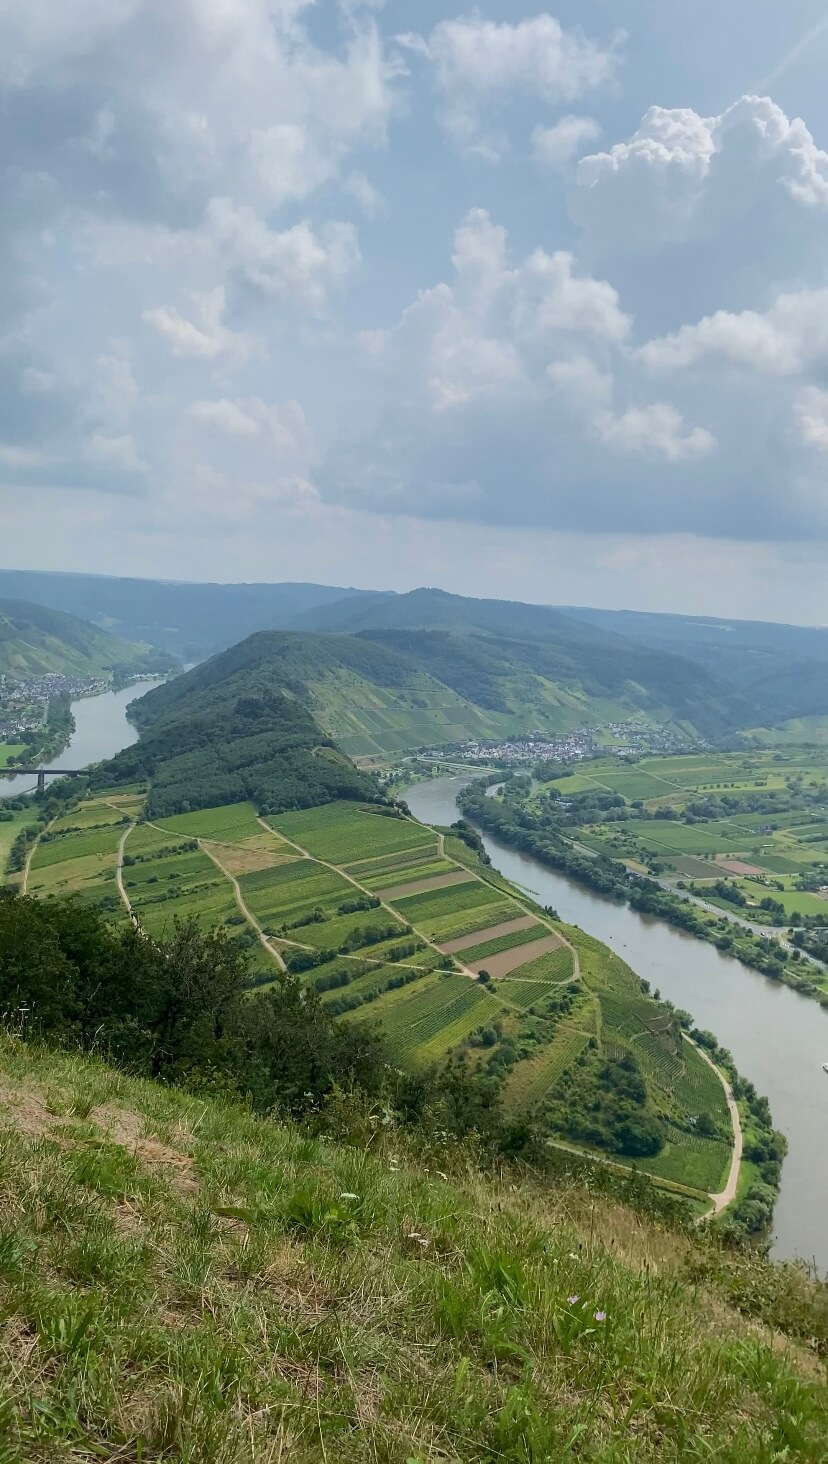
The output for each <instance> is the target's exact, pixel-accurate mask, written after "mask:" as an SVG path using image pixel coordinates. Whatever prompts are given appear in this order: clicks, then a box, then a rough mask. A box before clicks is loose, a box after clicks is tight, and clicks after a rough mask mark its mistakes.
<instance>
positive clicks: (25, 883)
mask: <svg viewBox="0 0 828 1464" xmlns="http://www.w3.org/2000/svg"><path fill="white" fill-rule="evenodd" d="M59 818H60V814H56V816H55V817H54V818H53V819H50V820H49V822H48V823H47V824H44V825H43V828H42V829H41V830H40V833H39V834H38V836H37V838H36V839H35V841H34V843H33V844H32V845H31V847H30V849H29V852H28V854H27V855H26V863H25V864H24V865H23V879H22V882H21V885H20V890H21V893H22V894H24V895H27V894H28V893H29V875H30V873H31V869H32V860H33V859H34V857H35V853H36V851H37V847H38V845H39V843H40V841H41V839H42V838H43V835H44V834H48V832H49V830H50V829H51V828H52V827H53V826H54V825H55V824H56V823H57V821H58V819H59Z"/></svg>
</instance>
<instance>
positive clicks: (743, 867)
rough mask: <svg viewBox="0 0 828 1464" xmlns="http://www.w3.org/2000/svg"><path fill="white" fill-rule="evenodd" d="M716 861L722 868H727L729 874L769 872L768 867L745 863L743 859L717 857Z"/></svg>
mask: <svg viewBox="0 0 828 1464" xmlns="http://www.w3.org/2000/svg"><path fill="white" fill-rule="evenodd" d="M716 863H717V864H718V866H719V868H720V869H726V870H727V872H728V874H767V872H768V871H767V870H766V869H760V868H759V866H758V864H745V863H744V861H743V860H741V859H722V858H717V860H716Z"/></svg>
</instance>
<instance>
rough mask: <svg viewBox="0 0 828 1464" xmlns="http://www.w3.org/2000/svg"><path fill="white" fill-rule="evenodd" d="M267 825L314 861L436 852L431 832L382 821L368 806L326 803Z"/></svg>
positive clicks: (340, 861)
mask: <svg viewBox="0 0 828 1464" xmlns="http://www.w3.org/2000/svg"><path fill="white" fill-rule="evenodd" d="M268 823H270V824H271V825H272V827H273V828H275V829H276V830H277V831H278V832H279V833H282V834H284V835H285V837H286V838H287V839H292V840H295V841H296V843H297V844H299V845H300V846H301V847H302V848H303V849H306V850H307V852H308V853H309V854H312V855H313V857H314V858H315V859H324V860H326V861H328V862H329V863H333V864H348V863H349V862H350V861H352V860H355V859H368V858H370V857H371V856H372V855H374V854H393V853H398V852H401V851H403V850H408V849H417V848H420V847H426V846H428V847H430V848H432V849H434V850H435V852H436V849H437V838H436V835H435V834H434V833H432V831H431V829H427V828H424V826H423V825H422V824H417V823H414V822H412V821H411V820H410V819H398V818H385V817H383V816H382V815H381V814H379V813H376V812H372V811H371V808H370V805H365V807H364V808H363V807H360V806H359V805H356V804H353V803H330V804H326V805H325V806H324V807H323V808H313V809H309V810H307V811H306V812H304V813H283V814H279V815H278V816H277V817H274V818H270V819H268Z"/></svg>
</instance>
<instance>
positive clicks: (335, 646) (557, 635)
mask: <svg viewBox="0 0 828 1464" xmlns="http://www.w3.org/2000/svg"><path fill="white" fill-rule="evenodd" d="M9 584H12V585H15V586H20V585H25V586H26V587H27V589H28V591H29V593H35V592H36V593H37V595H38V597H41V598H45V597H47V596H48V597H49V602H50V603H54V602H55V601H58V600H59V601H61V602H62V605H64V606H65V605H67V604H69V603H71V604H72V605H73V606H74V607H75V608H79V609H82V610H83V612H84V614H85V615H86V616H87V617H88V618H91V619H93V620H94V621H95V623H96V625H98V626H107V627H108V628H110V629H112V628H113V627H116V628H117V629H118V630H119V632H120V633H121V634H123V635H130V636H132V637H135V636H138V635H140V636H141V637H142V638H143V639H144V640H146V641H149V642H150V643H151V644H153V645H155V646H157V647H160V648H162V649H163V650H164V651H166V652H173V653H176V654H178V655H179V657H180V658H185V659H186V658H192V659H194V660H196V661H198V662H199V665H198V666H197V667H196V669H195V671H193V672H192V673H190V676H185V677H183V678H181V679H179V680H178V681H177V682H176V683H175V686H176V688H177V690H176V691H175V692H173V690H172V687H170V688H164V689H163V693H164V694H166V693H167V692H169V693H170V694H171V695H175V696H176V697H179V696H180V697H183V696H185V695H188V694H189V689H190V688H191V687H192V686H194V685H196V684H198V685H199V687H201V686H202V685H203V678H205V677H206V678H208V679H211V680H212V682H213V684H219V683H220V682H221V681H222V680H223V679H224V678H225V677H226V676H227V675H228V674H232V675H233V676H235V675H236V674H237V673H238V672H240V671H241V670H242V669H243V674H244V675H245V676H252V677H253V678H254V679H256V680H258V679H259V678H264V679H265V680H266V681H267V683H268V685H269V687H270V689H271V690H272V691H274V692H275V691H285V692H287V694H288V695H292V696H294V697H296V698H297V699H299V700H300V701H302V702H303V704H304V705H305V706H306V708H307V709H308V711H309V713H310V714H311V715H312V717H313V718H314V720H315V722H316V723H317V724H318V726H319V728H320V729H321V730H322V732H323V733H324V735H325V736H329V737H333V738H335V739H336V740H337V741H338V743H339V744H340V746H341V747H342V748H343V749H344V750H345V751H346V752H348V753H350V754H351V755H352V756H358V757H370V756H372V755H380V754H386V753H389V752H397V751H400V750H403V749H407V748H410V747H416V746H423V745H426V744H444V743H448V742H454V741H457V740H461V739H465V738H468V737H478V738H481V739H488V738H498V737H501V736H505V735H510V734H512V735H513V734H516V733H525V732H527V731H533V730H537V731H543V732H561V731H568V730H572V729H574V728H577V727H581V726H584V725H590V724H596V723H603V724H606V723H607V722H611V721H626V720H628V719H630V718H631V717H639V718H641V717H643V718H645V719H647V720H649V721H652V722H657V723H660V724H669V725H672V726H673V727H675V728H677V729H680V730H682V731H684V732H687V733H689V734H690V735H693V734H698V735H701V736H704V737H707V738H709V739H711V740H720V739H722V738H728V737H730V736H731V735H732V734H734V733H736V732H738V731H740V730H743V729H750V728H756V727H765V726H778V725H780V724H783V723H785V722H786V721H792V720H799V719H803V718H811V717H822V716H828V631H826V630H822V629H817V628H813V627H797V626H784V625H773V624H763V623H760V622H751V621H738V620H726V619H717V618H697V617H691V616H679V615H656V614H646V613H642V612H632V611H617V612H616V611H605V610H598V609H586V608H577V607H570V606H567V607H561V608H556V607H551V606H544V605H530V604H524V603H521V602H517V601H504V600H492V599H482V598H477V599H475V598H469V597H465V596H460V595H454V594H449V593H446V592H445V591H442V590H435V589H417V590H413V591H410V592H409V593H406V594H397V593H391V592H382V591H358V590H353V589H343V588H338V587H336V586H324V585H321V586H320V585H311V584H275V585H218V584H183V583H178V584H172V583H165V582H161V581H142V580H119V579H115V578H106V577H96V576H84V575H50V574H41V573H37V574H29V573H26V572H22V571H1V572H0V591H2V590H3V589H4V588H6V587H8V586H9Z"/></svg>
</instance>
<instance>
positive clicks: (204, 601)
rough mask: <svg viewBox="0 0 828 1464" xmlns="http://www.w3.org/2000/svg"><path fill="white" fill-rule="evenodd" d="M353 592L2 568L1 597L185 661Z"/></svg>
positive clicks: (319, 587)
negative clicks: (86, 623)
mask: <svg viewBox="0 0 828 1464" xmlns="http://www.w3.org/2000/svg"><path fill="white" fill-rule="evenodd" d="M352 593H356V591H350V590H346V589H336V588H333V587H328V586H326V585H306V584H276V585H262V584H251V585H222V584H186V583H178V582H175V581H171V580H143V579H117V578H114V577H109V576H106V575H92V574H47V573H45V572H42V571H39V570H9V569H6V570H0V595H7V596H9V597H10V598H14V599H25V600H33V601H36V602H37V603H38V604H39V605H48V606H50V607H51V608H52V609H53V610H62V611H64V612H65V613H67V614H70V615H78V616H81V617H82V618H83V619H84V620H91V621H93V622H94V624H95V625H99V626H100V627H101V628H102V629H105V630H111V631H112V632H113V633H115V634H117V635H120V636H124V637H125V638H126V639H127V640H133V641H146V642H148V643H149V644H150V645H153V646H159V647H161V648H162V649H163V650H165V651H168V652H169V653H170V654H171V655H173V656H175V657H176V658H177V659H179V660H182V661H200V660H202V659H203V658H204V657H205V656H211V655H214V654H215V653H216V652H217V651H222V650H224V649H225V648H226V647H227V646H231V645H234V644H235V643H236V642H237V641H240V640H243V639H244V637H245V636H248V635H252V633H253V632H254V631H256V630H267V629H271V628H272V629H279V628H280V627H281V628H286V627H287V626H289V625H290V624H291V622H292V621H293V620H294V619H295V617H296V616H297V615H301V614H302V613H303V612H304V611H306V610H311V609H313V608H314V607H315V606H317V605H324V604H327V603H328V602H331V601H336V600H342V599H343V598H345V597H346V596H348V595H349V594H352Z"/></svg>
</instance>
